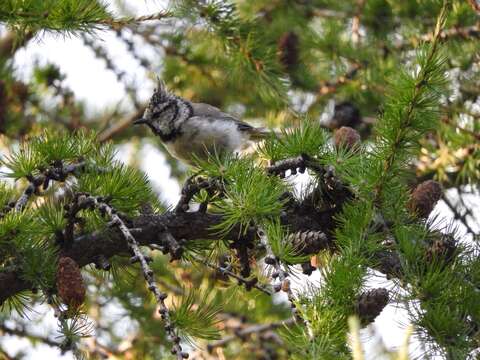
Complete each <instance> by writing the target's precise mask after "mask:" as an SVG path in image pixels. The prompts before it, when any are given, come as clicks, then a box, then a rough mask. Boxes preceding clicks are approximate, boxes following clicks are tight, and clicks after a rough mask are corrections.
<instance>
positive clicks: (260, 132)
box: [192, 103, 269, 140]
mask: <svg viewBox="0 0 480 360" xmlns="http://www.w3.org/2000/svg"><path fill="white" fill-rule="evenodd" d="M192 108H193V116H201V117H206V118H209V117H211V118H216V119H224V120H226V121H233V122H235V123H236V124H237V127H238V129H239V130H240V131H245V132H247V133H248V134H249V135H250V136H251V138H252V140H260V139H264V138H265V137H267V136H268V134H269V131H268V130H266V129H264V128H256V127H254V126H252V125H250V124H247V123H246V122H243V121H241V120H239V119H237V118H236V117H234V116H232V115H230V114H227V113H224V112H223V111H221V110H220V109H219V108H216V107H215V106H212V105H209V104H204V103H192Z"/></svg>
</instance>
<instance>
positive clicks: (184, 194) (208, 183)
mask: <svg viewBox="0 0 480 360" xmlns="http://www.w3.org/2000/svg"><path fill="white" fill-rule="evenodd" d="M195 180H197V181H195ZM217 188H218V184H217V182H216V181H215V179H208V180H205V179H203V178H196V175H192V176H190V177H189V178H188V179H187V180H186V181H185V183H184V185H183V187H182V191H181V196H180V200H179V201H178V203H177V206H175V212H176V213H179V212H186V211H188V209H189V204H190V201H192V199H193V197H194V196H195V195H196V194H198V193H199V192H200V191H201V190H206V191H207V192H208V193H209V195H212V194H213V192H214V191H215V189H217ZM206 206H207V203H203V204H201V207H200V209H199V211H201V212H205V211H206Z"/></svg>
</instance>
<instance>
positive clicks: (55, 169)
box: [15, 161, 86, 211]
mask: <svg viewBox="0 0 480 360" xmlns="http://www.w3.org/2000/svg"><path fill="white" fill-rule="evenodd" d="M85 165H86V163H85V162H84V161H79V162H78V163H75V164H68V165H63V164H62V163H61V162H60V163H58V164H54V165H52V166H49V167H48V168H46V169H44V170H43V171H42V172H41V174H40V175H37V176H30V177H29V178H28V180H29V182H30V184H29V185H28V186H27V187H26V188H25V190H24V191H23V194H22V195H21V196H20V198H18V200H17V201H16V202H15V210H16V211H22V210H23V209H24V208H25V206H26V205H27V203H28V200H30V198H31V197H32V196H33V195H34V194H35V193H39V191H40V190H39V188H40V186H42V187H43V190H47V189H48V187H49V185H50V180H55V181H61V182H63V181H65V180H66V179H67V177H68V176H69V175H71V174H75V173H76V172H77V171H78V170H84V169H85Z"/></svg>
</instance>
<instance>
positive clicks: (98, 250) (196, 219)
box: [0, 206, 334, 304]
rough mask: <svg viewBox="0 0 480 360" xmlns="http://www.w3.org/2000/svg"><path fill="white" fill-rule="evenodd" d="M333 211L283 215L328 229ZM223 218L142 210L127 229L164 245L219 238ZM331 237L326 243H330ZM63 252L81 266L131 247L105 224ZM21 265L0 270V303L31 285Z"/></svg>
mask: <svg viewBox="0 0 480 360" xmlns="http://www.w3.org/2000/svg"><path fill="white" fill-rule="evenodd" d="M332 215H333V214H331V213H330V212H329V211H326V212H325V213H315V212H312V211H311V209H309V208H303V207H301V206H300V207H298V208H292V209H291V211H288V216H286V217H285V220H284V224H285V225H287V226H288V227H289V228H290V229H291V231H292V232H294V231H299V230H302V229H310V230H322V231H325V229H331V228H333V226H334V223H333V221H332ZM221 222H222V216H221V215H218V214H210V213H201V212H181V213H175V212H173V211H171V212H166V213H164V214H161V215H159V214H145V215H140V216H138V217H137V218H134V219H132V225H131V227H130V229H131V230H130V231H131V232H132V234H133V235H134V236H135V240H136V241H137V242H138V243H139V245H150V244H157V245H164V244H165V243H166V242H168V241H169V240H170V238H172V237H173V238H174V239H184V241H186V242H189V241H201V240H202V239H204V240H219V235H218V232H217V231H215V230H212V227H213V226H215V225H218V224H219V223H221ZM240 237H241V233H240V228H239V227H235V228H233V229H232V231H231V232H230V233H229V234H227V236H226V238H228V239H231V240H238V239H240ZM330 242H331V240H330V241H329V242H326V243H325V246H327V247H328V246H330V245H331V243H330ZM62 255H63V256H68V257H70V258H72V259H74V260H75V262H76V263H77V264H78V265H79V266H80V267H82V266H85V265H88V264H90V263H95V262H98V258H99V256H101V255H103V257H104V258H106V259H108V258H110V257H112V256H114V255H124V256H129V255H130V250H129V248H128V245H127V243H126V241H125V239H124V238H123V236H122V233H121V232H120V231H118V230H117V229H115V228H107V229H104V230H102V231H98V232H94V233H91V234H85V235H82V236H78V237H76V238H75V239H74V241H73V242H72V244H71V246H70V247H69V248H67V249H63V252H62ZM19 274H20V269H18V270H17V271H5V272H0V304H2V303H3V302H4V301H5V300H6V299H8V298H9V297H10V296H13V295H15V294H17V293H19V292H21V291H23V290H28V289H30V288H31V287H32V285H31V284H29V283H28V282H26V281H24V280H22V279H21V277H20V275H19Z"/></svg>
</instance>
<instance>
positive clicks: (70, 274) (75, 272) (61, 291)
mask: <svg viewBox="0 0 480 360" xmlns="http://www.w3.org/2000/svg"><path fill="white" fill-rule="evenodd" d="M57 291H58V296H60V299H62V301H63V303H65V304H67V305H69V306H72V307H75V308H76V307H78V306H80V305H81V304H83V302H84V301H85V284H84V283H83V278H82V274H81V272H80V268H79V267H78V265H77V263H76V262H75V260H73V259H72V258H69V257H61V258H60V259H59V261H58V267H57Z"/></svg>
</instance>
